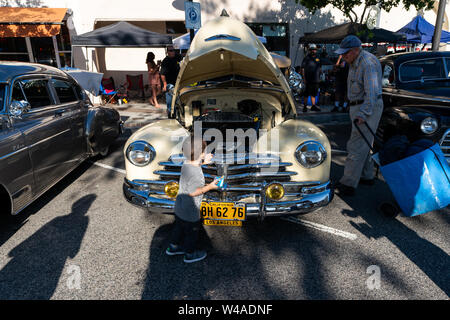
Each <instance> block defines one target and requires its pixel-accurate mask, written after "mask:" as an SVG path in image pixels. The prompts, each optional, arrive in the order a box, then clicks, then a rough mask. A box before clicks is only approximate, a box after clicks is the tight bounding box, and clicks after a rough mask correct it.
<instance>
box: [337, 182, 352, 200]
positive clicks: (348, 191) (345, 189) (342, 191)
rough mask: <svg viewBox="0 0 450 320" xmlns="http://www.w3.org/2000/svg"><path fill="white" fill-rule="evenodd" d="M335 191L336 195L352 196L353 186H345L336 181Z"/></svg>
mask: <svg viewBox="0 0 450 320" xmlns="http://www.w3.org/2000/svg"><path fill="white" fill-rule="evenodd" d="M334 188H335V191H336V193H337V194H338V195H340V196H349V197H351V196H354V195H355V190H356V189H355V188H353V187H350V186H346V185H345V184H342V183H340V182H339V183H338V184H336V186H335V187H334Z"/></svg>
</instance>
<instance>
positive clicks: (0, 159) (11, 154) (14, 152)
mask: <svg viewBox="0 0 450 320" xmlns="http://www.w3.org/2000/svg"><path fill="white" fill-rule="evenodd" d="M28 148H29V147H24V148H21V149H19V150H16V151H13V152H11V153H8V154H7V155H4V156H2V157H0V161H2V160H5V159H7V158H9V157H11V156H13V155H15V154H18V153H19V152H22V151H25V150H28Z"/></svg>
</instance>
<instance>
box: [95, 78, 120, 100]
mask: <svg viewBox="0 0 450 320" xmlns="http://www.w3.org/2000/svg"><path fill="white" fill-rule="evenodd" d="M100 94H101V96H102V101H105V104H108V103H111V101H113V100H114V98H115V97H116V96H117V97H120V98H124V97H126V94H125V93H123V86H120V88H119V90H116V86H115V85H114V79H113V78H112V77H110V78H103V79H102V82H101V84H100Z"/></svg>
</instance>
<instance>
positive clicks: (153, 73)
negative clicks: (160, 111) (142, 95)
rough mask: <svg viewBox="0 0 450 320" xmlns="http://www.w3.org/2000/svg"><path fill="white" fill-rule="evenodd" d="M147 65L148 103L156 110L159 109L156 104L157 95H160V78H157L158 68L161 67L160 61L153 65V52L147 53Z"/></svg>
mask: <svg viewBox="0 0 450 320" xmlns="http://www.w3.org/2000/svg"><path fill="white" fill-rule="evenodd" d="M145 62H146V63H147V69H148V82H149V84H150V87H151V90H152V96H151V97H150V99H149V101H150V104H151V105H153V106H155V107H156V108H160V106H159V104H158V95H159V94H160V93H161V78H160V76H159V68H160V66H161V60H158V63H155V54H154V53H153V52H149V53H147V60H146V61H145Z"/></svg>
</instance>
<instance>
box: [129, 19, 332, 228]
mask: <svg viewBox="0 0 450 320" xmlns="http://www.w3.org/2000/svg"><path fill="white" fill-rule="evenodd" d="M173 93H174V98H173V103H172V108H171V110H172V113H173V114H172V116H173V118H174V119H167V120H160V121H157V122H154V123H152V124H149V125H147V126H145V127H143V128H141V129H140V130H138V131H136V132H135V133H134V134H133V135H132V136H131V137H130V138H129V139H128V141H127V143H126V144H125V148H124V154H125V163H126V178H125V182H124V185H123V191H124V195H125V198H126V199H127V200H128V201H129V202H131V203H133V204H135V205H138V206H141V207H144V208H147V209H148V210H149V211H151V212H158V213H169V214H171V213H173V211H174V203H175V198H176V194H177V191H178V180H179V177H180V170H181V166H182V163H183V160H184V157H183V153H182V142H183V140H184V139H185V138H186V137H188V136H189V135H190V134H191V132H193V130H201V133H202V134H203V138H204V140H205V141H207V142H208V143H209V146H208V147H211V146H214V148H212V149H210V150H211V151H212V153H213V154H214V157H213V163H211V164H204V165H203V166H202V168H203V171H204V174H205V180H206V182H207V183H208V182H209V181H211V180H212V179H214V177H223V180H224V182H225V185H224V186H223V187H222V188H219V189H218V190H214V191H210V192H208V193H207V194H205V196H204V198H203V201H204V202H203V204H202V210H201V212H202V215H203V217H204V218H205V219H206V220H205V221H209V222H208V223H207V224H227V225H240V224H241V221H242V220H246V219H249V218H253V217H256V218H259V219H260V220H262V219H264V218H265V217H267V216H282V215H293V214H302V213H307V212H311V211H313V210H315V209H317V208H319V207H322V206H326V205H327V204H328V203H329V202H330V201H331V200H332V198H333V190H332V188H331V184H330V163H331V147H330V143H329V141H328V139H327V137H326V135H325V134H324V133H323V132H322V131H321V130H320V129H319V128H318V127H316V126H315V125H313V124H312V123H310V122H308V121H303V120H301V119H298V118H297V113H296V108H295V105H294V101H293V99H292V95H291V91H290V88H289V85H288V83H287V81H286V78H285V77H284V75H283V74H282V73H281V71H280V69H279V68H278V67H277V65H276V64H275V62H274V60H273V58H272V57H271V55H270V54H269V52H268V51H267V49H266V48H265V47H264V46H263V44H262V43H261V42H260V40H259V39H258V38H257V37H256V35H255V34H254V33H253V32H252V31H251V29H250V28H249V27H247V26H246V25H245V24H244V23H242V22H240V21H237V20H234V19H232V18H229V17H224V16H221V17H219V18H217V19H214V20H212V21H210V22H208V23H207V24H205V25H204V26H203V27H202V28H201V29H200V30H199V31H198V32H197V34H196V35H195V38H194V39H193V42H192V44H191V46H190V49H189V51H188V52H187V54H186V57H185V58H184V59H183V61H182V62H181V64H180V72H179V75H178V78H177V83H176V85H175V88H174V92H173ZM196 132H199V131H196ZM233 134H235V136H233ZM212 137H213V138H212ZM224 137H226V140H225V141H221V140H220V139H222V138H224ZM236 137H237V138H236ZM236 140H237V141H236Z"/></svg>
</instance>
